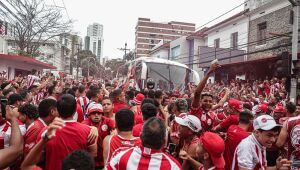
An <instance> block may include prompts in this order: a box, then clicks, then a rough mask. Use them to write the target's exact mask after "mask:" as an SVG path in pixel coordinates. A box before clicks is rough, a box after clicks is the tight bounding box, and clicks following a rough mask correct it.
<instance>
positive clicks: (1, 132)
mask: <svg viewBox="0 0 300 170" xmlns="http://www.w3.org/2000/svg"><path fill="white" fill-rule="evenodd" d="M7 124H9V127H8V128H7V129H6V128H5V126H7ZM19 128H20V131H21V134H22V136H24V135H25V133H26V127H25V125H19ZM0 136H1V137H4V148H8V147H9V141H10V136H11V126H10V123H8V122H6V123H4V124H3V125H1V126H0Z"/></svg>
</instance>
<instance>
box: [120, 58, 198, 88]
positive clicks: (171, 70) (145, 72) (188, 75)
mask: <svg viewBox="0 0 300 170" xmlns="http://www.w3.org/2000/svg"><path fill="white" fill-rule="evenodd" d="M128 72H132V76H131V81H132V82H135V83H134V86H135V88H136V89H137V90H142V89H144V88H146V87H147V81H149V79H152V81H153V82H154V83H155V87H154V89H161V90H164V91H174V90H179V91H183V90H184V89H185V88H186V86H187V84H188V83H190V82H192V83H195V84H198V83H199V81H200V77H199V74H198V73H197V72H196V71H194V70H191V69H189V68H188V67H187V66H186V65H184V64H181V63H178V62H175V61H170V60H165V59H160V58H152V57H140V58H137V59H135V60H132V61H129V62H127V63H126V64H124V65H123V66H121V67H120V68H119V70H118V73H117V78H118V79H119V80H120V82H122V81H124V80H125V79H126V78H127V74H128ZM133 80H134V81H133Z"/></svg>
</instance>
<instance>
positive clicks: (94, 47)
mask: <svg viewBox="0 0 300 170" xmlns="http://www.w3.org/2000/svg"><path fill="white" fill-rule="evenodd" d="M96 45H97V42H93V53H94V54H96Z"/></svg>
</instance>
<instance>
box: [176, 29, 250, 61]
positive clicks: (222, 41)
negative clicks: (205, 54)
mask: <svg viewBox="0 0 300 170" xmlns="http://www.w3.org/2000/svg"><path fill="white" fill-rule="evenodd" d="M247 33H248V32H243V33H241V34H238V36H241V35H244V34H247ZM247 38H248V37H244V38H242V39H239V41H238V42H240V41H242V40H245V39H247ZM230 39H231V38H227V39H224V40H223V41H220V44H221V43H222V42H225V41H228V40H230ZM229 43H231V42H227V43H222V45H225V44H226V45H227V44H229ZM213 45H214V44H211V45H207V47H211V46H213ZM238 46H240V45H238ZM187 54H189V52H186V53H181V54H179V55H176V56H175V57H179V56H183V55H187ZM182 58H186V57H180V58H176V59H182Z"/></svg>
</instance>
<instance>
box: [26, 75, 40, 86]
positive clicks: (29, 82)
mask: <svg viewBox="0 0 300 170" xmlns="http://www.w3.org/2000/svg"><path fill="white" fill-rule="evenodd" d="M39 80H40V78H39V77H38V76H35V75H28V76H27V88H29V87H30V86H32V85H33V84H34V83H35V82H37V81H39Z"/></svg>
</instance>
